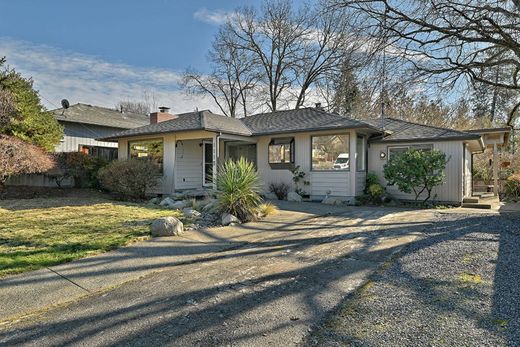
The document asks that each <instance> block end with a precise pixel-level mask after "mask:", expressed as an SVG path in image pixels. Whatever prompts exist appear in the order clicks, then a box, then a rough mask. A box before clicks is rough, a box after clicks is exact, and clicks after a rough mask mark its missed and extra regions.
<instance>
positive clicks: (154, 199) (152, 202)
mask: <svg viewBox="0 0 520 347" xmlns="http://www.w3.org/2000/svg"><path fill="white" fill-rule="evenodd" d="M160 202H161V199H159V198H158V197H155V198H151V199H150V200H149V201H148V203H149V204H153V205H157V204H158V203H160Z"/></svg>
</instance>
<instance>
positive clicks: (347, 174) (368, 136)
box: [101, 107, 485, 203]
mask: <svg viewBox="0 0 520 347" xmlns="http://www.w3.org/2000/svg"><path fill="white" fill-rule="evenodd" d="M168 110H169V109H168V108H162V109H161V111H160V112H156V113H152V114H151V115H150V123H151V124H149V125H146V126H142V127H138V128H134V129H129V130H125V131H121V132H118V133H115V134H112V135H110V136H106V137H104V138H102V139H101V141H117V143H118V149H119V154H118V157H119V159H121V160H124V159H127V158H140V157H150V158H151V159H152V160H154V161H156V162H157V164H159V165H160V167H161V169H162V175H163V177H162V178H163V179H162V180H161V185H160V187H158V191H157V192H158V193H161V194H172V193H174V192H176V191H179V190H187V189H203V188H204V187H212V186H213V180H212V177H213V175H214V174H215V173H216V172H217V170H218V165H219V164H220V163H222V162H223V161H224V160H226V159H238V158H240V157H245V158H246V159H248V160H249V161H251V162H253V163H255V165H256V167H257V168H258V172H259V174H260V177H261V179H262V182H263V187H264V190H265V191H266V192H267V191H268V186H269V185H270V183H279V182H285V183H287V184H289V185H290V186H291V187H294V184H293V181H292V177H293V175H292V173H291V169H292V168H294V167H295V166H300V168H301V169H302V170H303V171H304V172H305V173H306V176H305V180H307V181H308V182H309V184H308V185H305V186H303V188H304V190H306V193H307V194H308V195H309V196H310V199H312V200H318V199H322V198H323V197H324V196H326V195H329V196H335V197H340V198H342V199H344V200H345V201H352V200H353V199H354V198H355V196H358V195H360V194H362V193H363V189H364V188H365V178H366V174H367V172H375V173H376V174H377V175H378V176H379V178H380V180H381V182H382V183H383V184H385V181H384V176H383V166H384V164H385V163H387V161H388V160H389V159H390V158H391V157H392V155H395V154H396V153H399V152H401V151H404V150H406V149H407V148H410V147H414V148H419V149H423V150H431V149H438V150H440V151H442V152H444V153H446V154H447V155H448V157H449V158H450V159H449V162H448V164H447V167H446V180H445V183H444V184H443V185H441V186H439V187H437V188H436V189H435V191H434V193H433V195H434V196H435V199H436V200H437V201H444V202H450V203H461V202H462V200H463V198H464V197H467V196H470V195H471V194H472V189H471V166H472V155H473V154H475V153H481V152H482V151H483V150H484V148H485V145H484V142H483V139H482V136H481V135H480V134H478V133H469V132H463V131H457V130H452V129H445V128H439V127H433V126H427V125H421V124H416V123H410V122H405V121H402V120H398V119H392V118H385V119H384V122H383V121H382V120H381V119H377V120H371V121H365V120H363V121H361V120H357V119H353V118H350V117H346V116H342V115H339V114H336V113H329V112H326V111H324V110H322V109H321V108H320V107H309V108H301V109H297V110H287V111H276V112H270V113H262V114H256V115H253V116H248V117H245V118H241V119H235V118H229V117H225V116H221V115H218V114H215V113H212V112H211V111H209V110H205V111H196V112H189V113H184V114H178V115H173V114H170V113H168ZM383 123H384V124H383ZM388 191H389V192H390V193H391V194H393V195H394V196H396V197H397V198H402V199H411V198H412V196H411V195H409V194H403V193H401V192H399V191H398V190H397V188H396V187H388Z"/></svg>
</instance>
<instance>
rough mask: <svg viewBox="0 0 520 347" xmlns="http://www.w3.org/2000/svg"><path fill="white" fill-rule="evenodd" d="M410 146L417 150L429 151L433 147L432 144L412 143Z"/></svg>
mask: <svg viewBox="0 0 520 347" xmlns="http://www.w3.org/2000/svg"><path fill="white" fill-rule="evenodd" d="M412 148H413V149H415V150H418V151H424V152H429V151H431V150H432V149H433V146H432V145H413V146H412Z"/></svg>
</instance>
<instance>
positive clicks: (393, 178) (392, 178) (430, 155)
mask: <svg viewBox="0 0 520 347" xmlns="http://www.w3.org/2000/svg"><path fill="white" fill-rule="evenodd" d="M448 160H449V159H448V158H446V154H444V153H442V152H441V151H439V150H431V151H419V150H416V149H413V148H410V149H409V150H407V151H406V152H404V153H400V154H397V155H394V156H392V158H390V160H389V161H388V163H386V164H385V166H384V173H385V178H386V180H387V181H388V183H389V184H396V185H397V187H398V188H399V190H400V191H402V192H404V193H412V192H413V193H414V194H415V201H417V200H418V199H419V196H420V195H421V194H422V193H424V192H426V198H425V199H424V201H423V202H426V201H428V199H430V197H431V193H432V190H433V188H434V187H435V186H438V185H441V184H442V183H443V181H444V176H445V174H444V169H445V168H446V164H447V163H448Z"/></svg>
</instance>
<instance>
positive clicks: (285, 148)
mask: <svg viewBox="0 0 520 347" xmlns="http://www.w3.org/2000/svg"><path fill="white" fill-rule="evenodd" d="M290 162H291V145H290V144H283V145H269V163H275V164H276V163H290Z"/></svg>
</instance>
